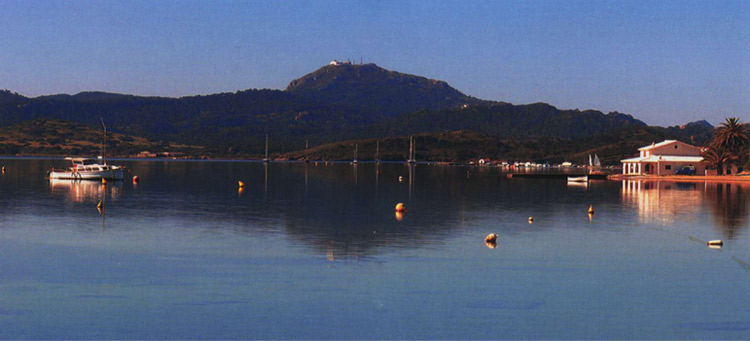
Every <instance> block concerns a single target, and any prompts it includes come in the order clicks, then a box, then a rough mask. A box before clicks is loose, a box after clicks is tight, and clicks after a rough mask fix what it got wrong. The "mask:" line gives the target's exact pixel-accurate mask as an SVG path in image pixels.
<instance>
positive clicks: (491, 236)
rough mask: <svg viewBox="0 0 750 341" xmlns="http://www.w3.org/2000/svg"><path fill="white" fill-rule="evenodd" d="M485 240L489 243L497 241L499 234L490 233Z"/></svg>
mask: <svg viewBox="0 0 750 341" xmlns="http://www.w3.org/2000/svg"><path fill="white" fill-rule="evenodd" d="M484 241H485V242H488V243H494V242H497V235H496V234H494V233H490V234H488V235H487V237H484Z"/></svg>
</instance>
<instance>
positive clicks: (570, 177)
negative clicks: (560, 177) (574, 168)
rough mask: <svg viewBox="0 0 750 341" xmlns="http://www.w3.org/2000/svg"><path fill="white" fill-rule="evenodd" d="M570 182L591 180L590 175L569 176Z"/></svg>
mask: <svg viewBox="0 0 750 341" xmlns="http://www.w3.org/2000/svg"><path fill="white" fill-rule="evenodd" d="M568 182H589V176H588V175H584V176H569V177H568Z"/></svg>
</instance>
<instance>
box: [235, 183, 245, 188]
mask: <svg viewBox="0 0 750 341" xmlns="http://www.w3.org/2000/svg"><path fill="white" fill-rule="evenodd" d="M237 185H238V186H239V187H240V188H243V187H245V183H244V182H242V181H237Z"/></svg>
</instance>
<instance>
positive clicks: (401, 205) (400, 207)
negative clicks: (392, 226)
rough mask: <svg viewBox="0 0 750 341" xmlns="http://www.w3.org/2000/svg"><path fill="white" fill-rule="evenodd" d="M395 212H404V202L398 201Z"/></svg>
mask: <svg viewBox="0 0 750 341" xmlns="http://www.w3.org/2000/svg"><path fill="white" fill-rule="evenodd" d="M396 212H401V213H403V212H406V206H404V203H402V202H400V203H398V204H396Z"/></svg>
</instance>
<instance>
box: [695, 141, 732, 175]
mask: <svg viewBox="0 0 750 341" xmlns="http://www.w3.org/2000/svg"><path fill="white" fill-rule="evenodd" d="M701 156H703V158H704V159H706V161H708V164H709V166H711V168H714V169H716V174H718V175H724V163H726V162H727V160H728V159H729V154H728V153H727V150H726V149H724V148H722V147H721V146H713V145H712V146H708V147H706V148H704V149H703V150H702V151H701Z"/></svg>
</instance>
